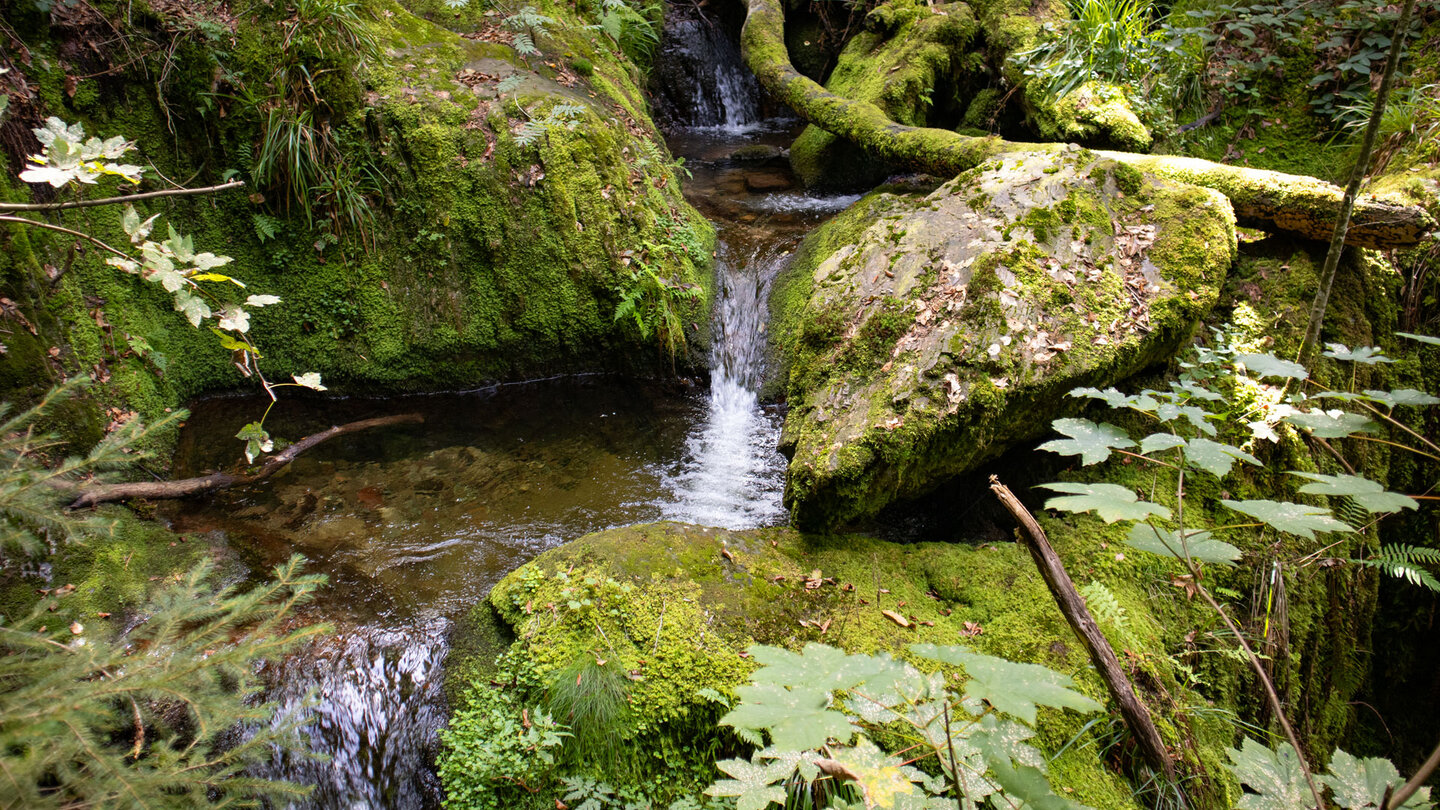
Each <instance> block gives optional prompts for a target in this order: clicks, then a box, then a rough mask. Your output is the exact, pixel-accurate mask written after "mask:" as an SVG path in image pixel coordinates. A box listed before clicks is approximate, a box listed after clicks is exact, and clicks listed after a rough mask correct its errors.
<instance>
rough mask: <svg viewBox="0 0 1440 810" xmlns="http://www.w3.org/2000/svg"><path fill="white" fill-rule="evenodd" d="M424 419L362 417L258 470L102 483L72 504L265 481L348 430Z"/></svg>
mask: <svg viewBox="0 0 1440 810" xmlns="http://www.w3.org/2000/svg"><path fill="white" fill-rule="evenodd" d="M424 421H425V417H423V416H421V415H420V414H418V413H405V414H398V415H395V416H378V417H375V418H374V419H361V420H360V421H358V422H350V423H348V424H344V425H337V426H335V427H332V428H329V429H328V430H322V431H320V432H319V433H314V434H311V435H309V436H306V437H305V438H303V439H301V440H300V441H298V442H295V443H294V444H292V445H290V446H289V447H287V448H285V449H284V450H282V451H280V452H279V453H277V454H276V455H274V456H271V457H270V458H269V459H267V460H266V461H265V462H264V463H263V464H261V465H260V468H259V469H258V470H256V471H255V472H253V473H250V474H248V475H246V474H235V473H223V472H221V473H211V474H210V475H202V476H198V477H195V478H184V479H181V480H179V481H135V482H132V483H125V484H100V485H98V486H93V487H88V488H84V489H83V490H82V491H81V492H80V496H79V497H77V498H76V499H75V501H74V503H71V504H70V508H71V509H81V508H83V507H86V506H96V505H97V504H102V503H110V502H112V501H124V500H129V499H132V498H145V499H149V500H162V499H168V498H185V497H188V496H190V495H198V494H200V493H202V492H209V491H211V490H216V489H225V488H227V487H233V486H239V485H243V484H253V483H255V482H256V481H263V480H265V479H266V478H269V477H270V476H272V475H274V474H275V473H277V472H279V471H280V470H281V469H282V468H283V467H284V466H285V465H287V464H289V463H290V462H292V461H294V460H295V458H296V456H299V455H300V454H301V453H303V452H305V451H306V450H309V449H310V448H312V447H314V446H316V445H318V444H321V443H323V442H327V441H329V440H331V439H333V438H335V437H336V436H343V435H345V434H346V433H358V432H360V431H362V430H370V429H372V428H380V427H389V426H391V425H405V424H419V423H421V422H424Z"/></svg>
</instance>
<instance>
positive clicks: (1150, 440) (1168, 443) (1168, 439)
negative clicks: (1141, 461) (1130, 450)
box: [1140, 433, 1185, 456]
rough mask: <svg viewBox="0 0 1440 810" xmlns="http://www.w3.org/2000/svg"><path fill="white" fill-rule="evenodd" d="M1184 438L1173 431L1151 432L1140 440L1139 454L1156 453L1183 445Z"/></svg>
mask: <svg viewBox="0 0 1440 810" xmlns="http://www.w3.org/2000/svg"><path fill="white" fill-rule="evenodd" d="M1184 446H1185V440H1184V439H1182V438H1180V437H1179V436H1176V435H1175V434H1174V433H1151V434H1150V435H1149V436H1146V437H1145V438H1143V439H1141V440H1140V454H1141V455H1145V456H1148V455H1150V454H1151V453H1158V452H1161V451H1163V450H1171V449H1174V448H1176V447H1184Z"/></svg>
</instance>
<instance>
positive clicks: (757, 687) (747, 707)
mask: <svg viewBox="0 0 1440 810" xmlns="http://www.w3.org/2000/svg"><path fill="white" fill-rule="evenodd" d="M735 694H736V695H738V696H739V698H740V703H739V704H738V705H737V706H736V707H735V708H733V709H731V710H730V711H729V712H728V713H727V714H726V715H725V716H724V717H722V718H720V725H722V726H735V727H736V728H748V729H754V730H767V731H769V732H770V740H771V742H772V743H773V744H774V745H775V747H776V748H780V749H782V750H796V751H801V750H806V749H810V748H819V747H821V746H822V745H825V744H826V743H827V742H828V741H829V740H830V739H831V738H834V739H836V740H838V741H840V742H841V743H848V742H849V741H850V738H851V737H852V736H853V735H854V733H855V729H854V727H853V726H851V725H850V720H849V718H847V717H846V716H845V715H843V714H841V713H840V712H837V711H832V710H831V709H830V708H829V707H830V691H829V690H828V689H824V688H820V687H813V686H812V687H806V686H796V687H793V688H790V689H786V688H785V687H783V686H779V685H777V684H768V683H767V684H751V685H748V686H738V687H736V688H735Z"/></svg>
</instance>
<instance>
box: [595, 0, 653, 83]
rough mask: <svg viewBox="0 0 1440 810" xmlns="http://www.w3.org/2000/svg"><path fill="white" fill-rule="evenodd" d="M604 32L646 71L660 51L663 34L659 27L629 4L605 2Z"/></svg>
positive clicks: (619, 0)
mask: <svg viewBox="0 0 1440 810" xmlns="http://www.w3.org/2000/svg"><path fill="white" fill-rule="evenodd" d="M600 30H602V31H604V32H605V35H606V36H608V37H610V39H611V41H613V42H614V43H615V44H616V45H617V46H619V48H620V49H621V50H622V51H624V52H625V55H626V56H628V57H629V58H630V59H631V61H633V62H635V63H636V64H638V65H641V66H642V67H643V66H646V65H649V64H650V62H651V61H652V60H653V59H654V58H655V49H656V48H658V47H660V31H659V30H658V29H657V27H656V25H655V23H654V22H653V21H652V20H650V19H648V18H647V17H645V15H643V14H641V13H640V12H638V11H636V10H635V9H634V8H631V6H630V4H629V3H626V2H625V0H601V2H600Z"/></svg>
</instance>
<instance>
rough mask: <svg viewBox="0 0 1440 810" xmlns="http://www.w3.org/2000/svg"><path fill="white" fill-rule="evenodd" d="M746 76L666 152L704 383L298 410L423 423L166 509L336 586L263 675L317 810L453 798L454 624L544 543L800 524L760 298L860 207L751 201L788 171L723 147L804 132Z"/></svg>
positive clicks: (193, 425)
mask: <svg viewBox="0 0 1440 810" xmlns="http://www.w3.org/2000/svg"><path fill="white" fill-rule="evenodd" d="M712 34H713V32H712ZM696 36H700V34H699V33H697V34H696ZM671 45H675V43H671ZM724 45H728V46H729V47H730V48H731V49H733V48H734V45H733V43H724V42H722V43H720V44H719V45H717V44H716V43H714V42H710V43H708V44H706V45H705V47H704V48H701V47H699V46H696V47H694V48H692V49H691V50H690V51H687V54H688V55H687V56H686V57H685V58H688V59H692V60H700V59H705V58H706V57H705V54H706V53H713V50H714V48H716V47H722V46H724ZM679 47H681V48H682V49H683V48H686V47H690V46H689V45H685V44H684V43H683V42H682V43H680V45H679ZM717 65H719V66H722V67H723V70H722V72H724V71H729V72H730V73H731V74H735V73H737V72H738V71H739V67H738V65H739V59H738V54H735V55H734V58H733V59H728V60H713V61H712V62H701V63H700V65H699V66H698V67H697V68H696V69H699V68H700V67H703V68H706V69H710V68H712V67H714V66H717ZM753 84H754V79H753V77H750V76H749V75H748V74H743V75H727V76H720V77H717V79H716V81H715V82H713V83H712V84H706V85H705V86H706V87H712V88H713V93H711V92H710V91H709V90H704V89H700V90H695V91H694V92H696V93H698V94H700V95H704V96H705V99H706V101H705V102H704V104H711V103H712V101H713V105H712V106H710V107H705V106H704V104H702V105H699V106H698V107H697V109H698V110H699V112H697V121H696V123H697V124H698V126H696V127H693V128H690V129H687V130H684V131H681V132H677V133H676V134H675V136H674V138H673V140H672V144H671V146H672V150H673V151H674V152H675V153H676V154H679V155H682V156H685V157H686V158H687V159H688V161H689V162H687V167H689V168H690V169H691V170H692V171H693V173H694V174H693V178H692V179H691V180H690V181H689V182H688V183H687V189H686V193H687V196H688V197H689V198H690V200H691V202H692V203H693V204H694V205H695V206H696V207H697V208H699V209H700V210H701V211H702V212H703V213H705V214H706V215H707V216H708V217H710V218H711V219H712V221H714V222H715V223H716V225H717V227H718V228H719V232H720V249H719V254H718V257H717V268H716V272H717V281H718V285H717V287H718V290H719V293H720V294H719V295H718V297H717V298H718V300H717V304H716V306H717V309H716V312H715V330H716V332H715V341H714V349H713V354H712V357H711V364H712V373H711V379H710V384H709V387H708V389H704V388H699V387H697V386H694V385H692V384H687V383H684V382H683V381H679V382H667V383H656V382H636V381H632V380H623V379H616V378H611V377H596V376H590V377H572V378H566V379H558V380H548V381H538V382H532V383H526V384H514V385H505V386H497V387H494V388H488V389H485V390H482V391H475V392H470V393H464V394H449V395H438V396H423V397H397V398H388V399H359V398H355V399H341V400H334V399H330V400H320V399H313V400H304V399H299V398H293V397H292V398H286V399H285V400H283V401H282V403H281V404H280V405H279V406H277V408H276V409H275V410H274V412H272V414H271V415H270V417H269V420H268V426H269V427H270V429H271V430H272V432H273V433H275V434H277V435H280V436H284V437H286V438H290V439H292V440H293V439H295V438H299V437H301V436H305V435H309V434H310V433H314V432H316V431H319V430H323V429H324V428H326V427H328V426H330V425H332V424H339V423H343V422H346V421H351V420H355V419H362V418H367V417H371V416H376V415H381V414H391V413H410V412H415V413H419V414H421V415H422V416H423V417H424V420H425V421H424V423H423V424H420V425H404V426H396V427H393V428H387V429H382V430H375V431H370V432H367V433H361V434H353V435H348V436H344V437H341V438H339V439H336V440H333V441H331V442H329V443H327V444H324V445H321V446H319V447H317V448H315V449H314V450H311V451H310V452H308V453H306V454H304V455H303V456H301V457H300V458H299V459H297V460H296V461H295V462H293V463H292V464H291V465H290V466H289V467H287V468H286V469H285V470H283V471H282V472H281V473H279V474H277V475H276V476H274V477H273V478H271V479H270V480H268V481H266V482H263V483H262V484H259V485H257V486H254V487H249V488H244V489H237V490H231V491H226V492H221V493H216V494H215V495H213V496H211V497H209V498H207V499H205V500H203V501H195V502H185V503H181V504H176V505H173V506H172V507H170V509H171V511H170V514H169V516H170V517H171V519H172V520H173V522H174V525H175V527H176V529H177V530H179V531H181V532H185V533H192V534H211V535H213V536H216V537H219V536H221V535H223V536H224V537H225V538H226V539H227V541H228V544H229V546H230V547H231V548H232V549H234V550H236V552H238V553H239V555H240V556H241V557H242V558H243V559H245V560H246V561H248V562H249V563H250V564H251V566H252V568H253V569H254V570H255V571H256V572H257V573H259V572H262V571H264V570H265V569H268V567H270V566H272V565H274V564H276V563H279V562H281V561H283V560H284V559H286V558H288V557H289V556H290V555H291V554H292V553H295V552H299V553H303V554H305V555H306V556H307V557H308V558H309V559H310V561H311V562H310V566H309V570H310V571H317V572H322V573H325V574H327V575H328V576H329V577H330V581H331V585H330V586H329V587H328V588H326V589H325V590H324V592H323V595H322V596H321V597H320V599H319V600H318V601H317V602H316V603H315V604H313V605H311V606H310V607H308V608H307V609H306V611H305V613H304V614H303V615H302V616H301V617H300V618H301V620H303V621H323V622H326V623H329V624H331V625H332V626H334V628H335V632H334V633H332V634H330V635H328V636H327V637H325V638H324V639H322V640H320V641H318V642H316V643H313V644H311V645H309V646H308V647H306V648H305V649H303V650H301V651H299V652H297V653H295V654H293V655H291V656H289V657H287V658H286V659H284V660H282V661H277V662H272V663H271V664H269V665H267V675H268V680H269V682H270V683H271V684H272V686H271V689H270V694H269V696H270V697H271V698H272V699H275V700H278V701H280V702H281V704H282V705H283V706H285V707H287V710H288V711H291V712H296V713H302V714H305V715H307V716H308V717H309V719H311V720H312V721H313V722H312V723H311V724H310V725H309V727H308V728H307V730H306V731H305V733H306V734H307V737H308V739H307V747H308V748H309V750H311V751H312V752H315V753H318V754H321V755H323V756H325V757H327V758H328V759H327V760H324V761H317V760H314V759H307V758H303V757H294V756H286V755H280V754H277V755H276V758H275V759H274V760H273V761H272V762H270V763H267V765H266V766H265V767H264V768H263V769H262V770H263V772H264V773H265V774H267V775H270V776H275V777H282V778H286V779H290V780H293V781H297V782H302V783H307V784H312V785H315V792H314V794H313V795H312V797H311V798H310V799H309V800H308V801H307V802H305V805H304V806H306V807H309V808H325V809H326V810H331V809H339V808H344V809H345V810H352V809H353V810H358V809H359V808H395V809H396V810H421V809H422V808H433V807H438V806H439V805H440V801H441V793H440V787H439V784H438V779H437V777H436V776H435V773H434V770H433V762H434V756H435V753H436V746H437V735H436V732H437V730H438V729H439V728H440V727H441V725H442V724H443V722H444V717H445V707H444V697H443V694H442V692H441V682H442V677H443V668H444V662H445V656H446V654H447V652H448V650H449V641H448V636H449V633H450V630H451V627H452V624H453V622H454V620H455V619H456V618H457V617H459V616H460V615H462V614H463V613H464V612H465V611H466V610H468V609H469V608H470V607H472V606H473V605H475V604H477V603H479V602H481V601H482V600H483V599H484V598H485V595H486V594H487V593H488V591H489V589H490V588H491V587H492V586H493V585H494V583H495V582H497V581H498V580H499V579H500V578H501V577H503V576H504V575H505V574H506V573H508V572H509V571H511V570H514V569H515V568H517V567H519V566H520V565H522V564H523V563H525V562H526V561H527V560H529V559H532V558H533V557H534V556H536V555H537V554H539V553H541V552H542V551H544V550H546V549H549V548H553V547H555V546H557V545H560V544H562V543H564V542H566V541H569V540H572V539H574V538H576V537H579V536H581V535H583V534H586V533H589V532H593V531H597V530H600V529H604V528H607V527H611V526H617V525H626V524H631V523H640V522H647V521H653V520H658V519H662V518H668V519H673V520H681V521H686V522H691V523H699V524H705V525H714V526H723V527H727V528H747V527H754V526H763V525H772V524H777V523H781V522H783V521H784V520H785V510H784V507H783V506H782V504H781V496H782V493H783V486H784V459H783V458H782V457H781V456H780V455H779V454H778V453H777V452H776V450H775V445H776V439H777V438H778V434H779V428H780V418H781V417H780V414H779V413H778V412H777V411H776V409H774V408H773V407H766V406H764V405H762V403H760V402H759V399H758V397H757V395H756V390H757V388H758V387H759V385H760V382H761V380H762V378H763V374H764V361H765V337H764V335H765V330H766V319H767V308H766V300H767V298H768V295H769V289H770V285H771V283H772V281H773V280H774V278H775V276H776V274H777V273H778V272H780V270H782V269H783V268H784V266H785V264H786V262H787V261H788V260H789V256H790V251H791V250H793V248H794V247H795V245H796V244H797V243H798V241H799V239H800V238H801V237H802V236H803V234H804V233H806V232H807V231H808V230H809V229H810V228H812V227H813V226H814V225H815V224H816V223H818V222H819V221H821V220H822V219H823V218H824V217H826V216H828V215H830V214H832V213H834V212H835V211H838V210H840V209H841V208H843V207H844V206H846V205H848V204H849V203H850V202H853V200H854V198H853V197H852V198H814V197H808V196H805V195H803V194H799V193H796V192H794V191H780V192H775V193H770V194H752V193H750V192H748V191H746V187H747V183H746V182H745V176H746V173H747V172H751V171H757V170H758V171H766V172H770V173H772V174H773V173H774V172H775V171H777V169H775V168H773V167H772V168H768V169H757V168H756V167H754V166H749V165H742V164H738V163H736V162H734V161H730V160H727V159H726V158H727V156H728V155H729V154H730V153H732V152H733V151H734V150H735V149H737V148H739V147H742V146H747V145H752V144H755V143H766V142H769V143H774V144H782V143H788V141H789V140H790V138H792V137H793V134H794V129H793V127H791V126H789V125H788V124H786V123H784V122H782V123H780V124H778V125H777V124H776V123H775V122H761V121H759V119H758V112H757V111H756V110H755V108H754V104H753V100H754V98H755V97H756V95H757V90H756V89H755V88H754V87H753ZM697 97H698V96H697ZM705 110H708V111H709V112H705ZM711 119H713V120H711ZM778 171H781V172H782V173H783V169H780V170H778ZM697 388H698V390H697ZM265 404H266V403H265V402H262V401H260V400H259V399H257V398H249V399H244V398H239V399H237V398H229V399H217V400H210V401H207V402H201V403H199V404H198V405H197V406H196V407H195V408H194V409H193V416H192V418H191V420H190V422H189V424H188V425H187V427H186V429H185V431H184V432H183V435H182V438H181V445H180V448H179V453H178V455H177V459H176V472H177V473H179V474H182V475H191V474H198V473H200V472H202V471H205V470H210V469H219V468H222V467H229V466H231V465H233V464H234V463H235V462H236V461H237V458H236V456H237V454H238V453H239V449H240V448H239V445H238V443H237V442H236V441H235V440H234V438H233V437H234V435H235V433H236V432H237V431H238V430H239V428H240V426H241V425H243V424H244V423H246V422H248V421H251V420H253V419H254V418H256V416H257V415H258V414H259V413H260V412H261V411H262V410H263V409H264V406H265ZM310 694H314V695H315V696H316V697H317V700H316V702H314V703H313V704H312V703H309V702H307V700H306V696H307V695H310Z"/></svg>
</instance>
